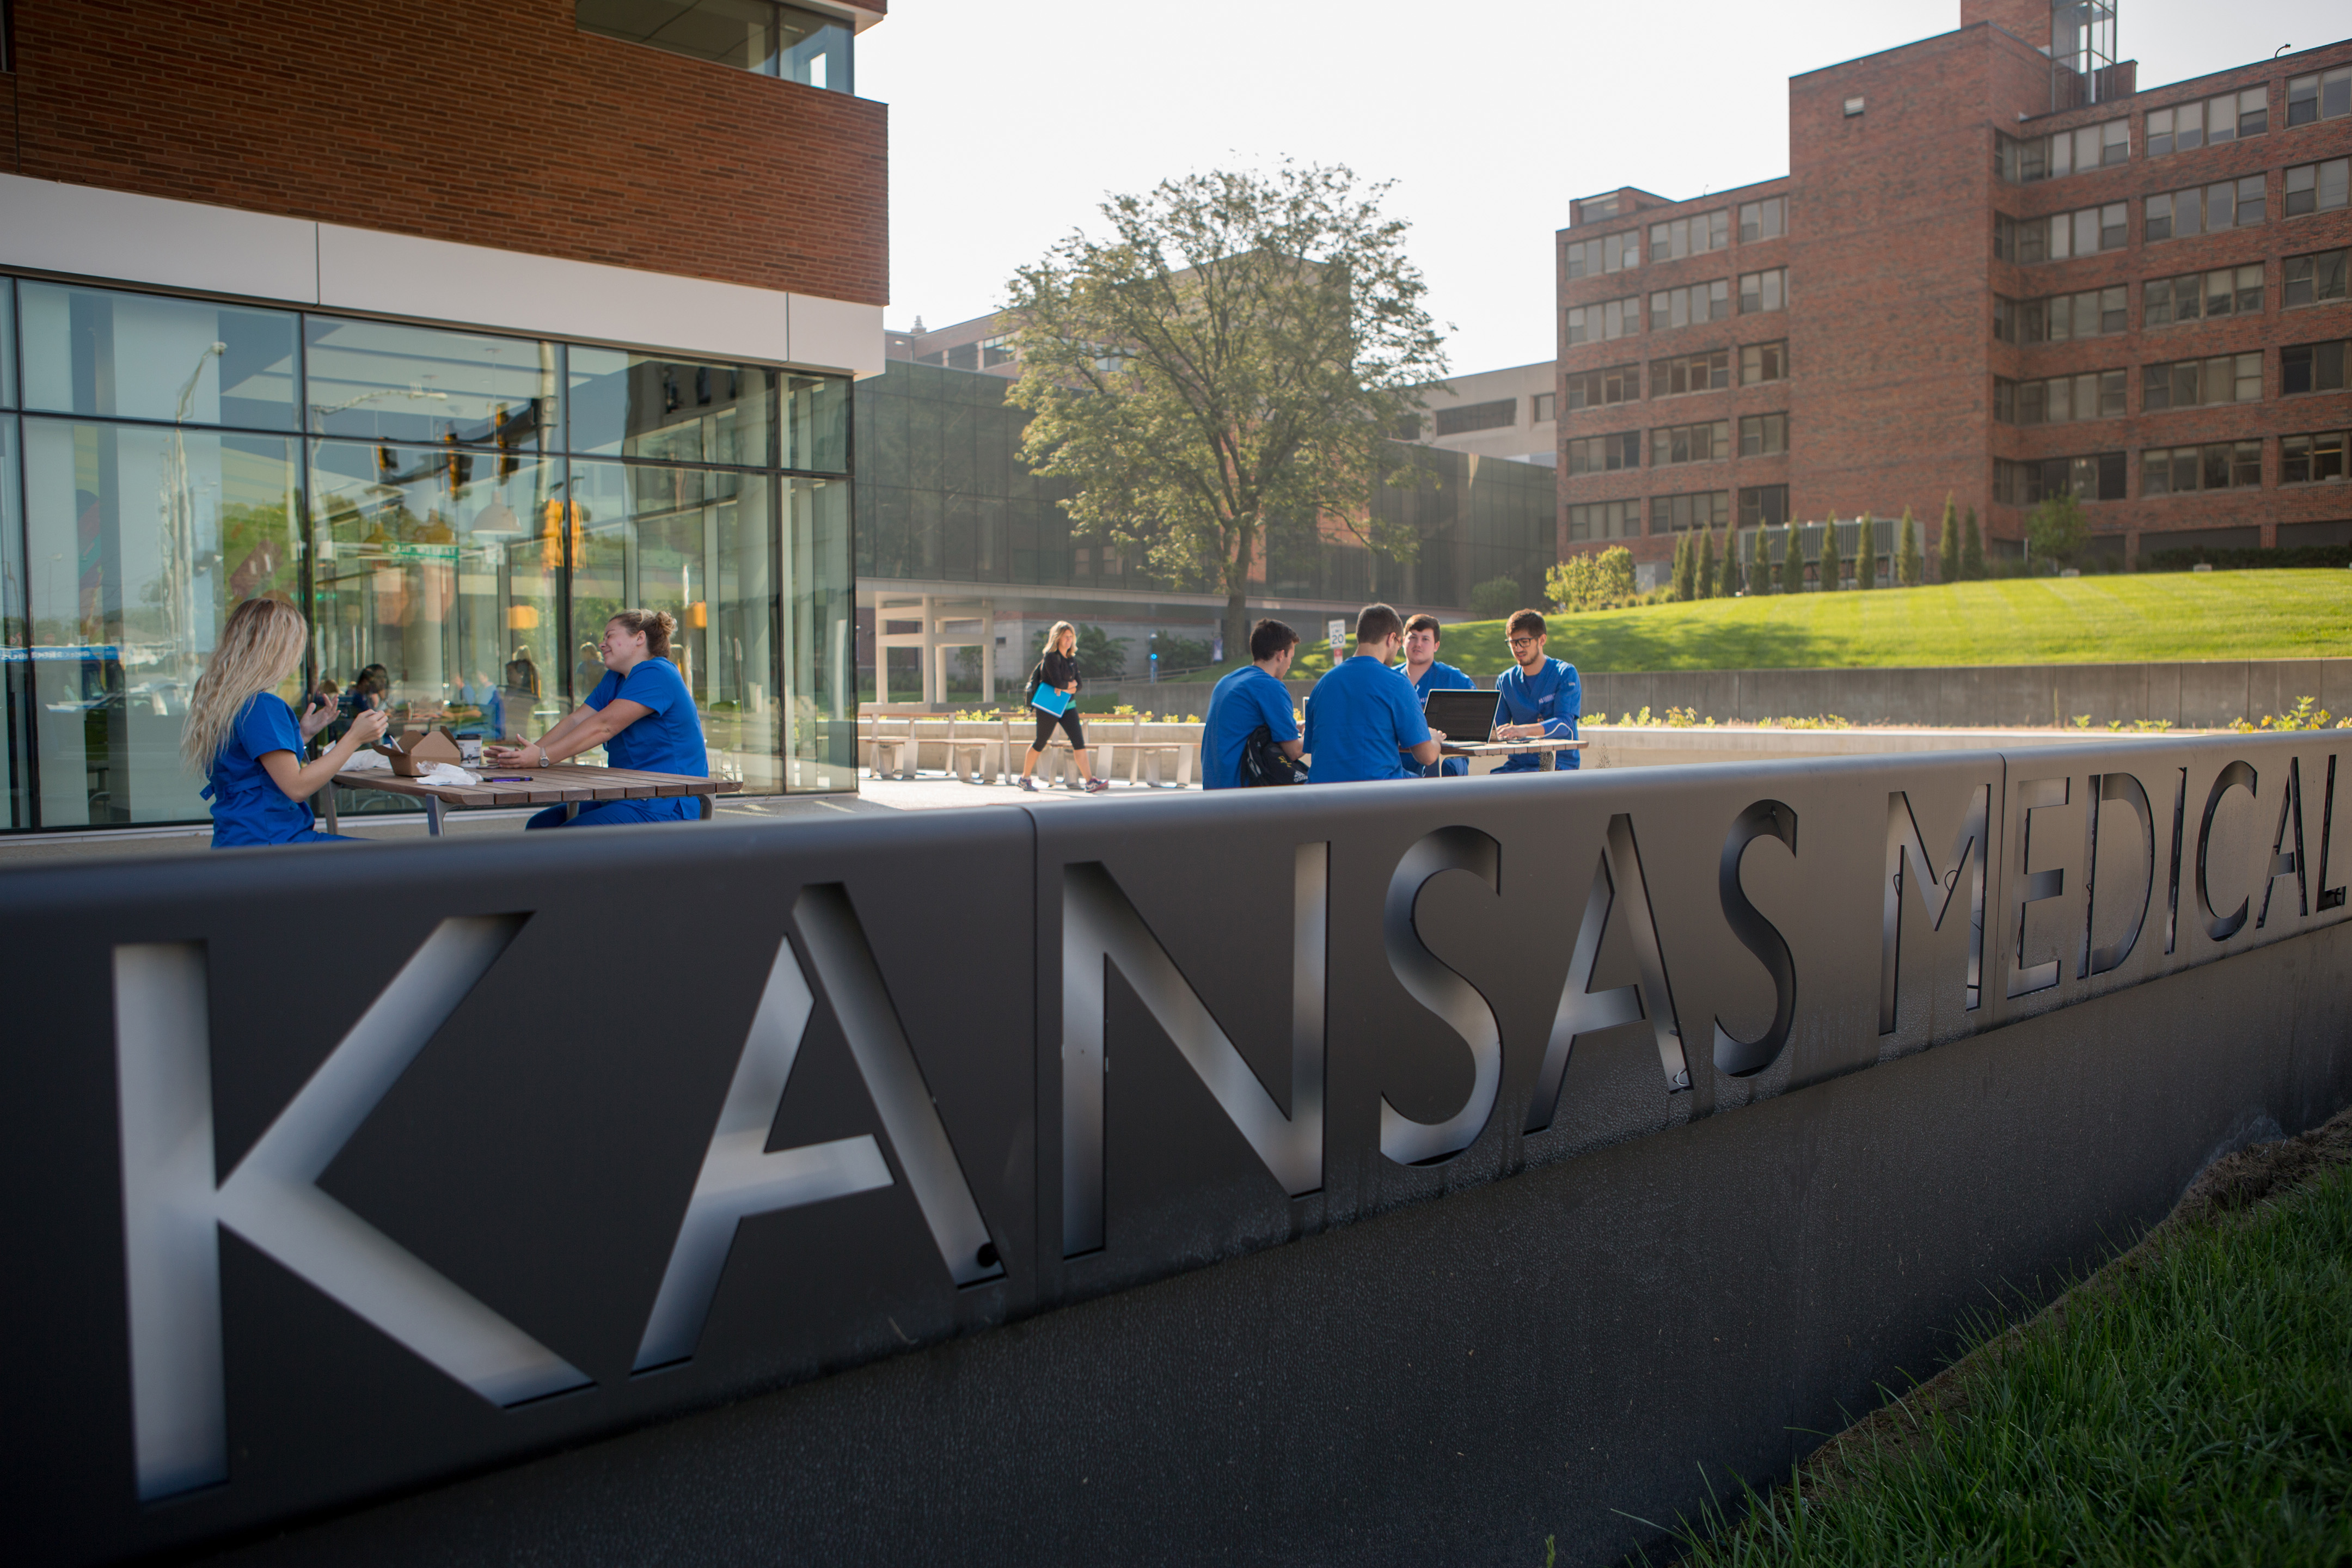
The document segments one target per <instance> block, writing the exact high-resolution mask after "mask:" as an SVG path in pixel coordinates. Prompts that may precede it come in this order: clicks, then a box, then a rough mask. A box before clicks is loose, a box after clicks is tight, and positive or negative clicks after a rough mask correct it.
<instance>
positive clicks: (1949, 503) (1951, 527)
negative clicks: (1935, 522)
mask: <svg viewBox="0 0 2352 1568" xmlns="http://www.w3.org/2000/svg"><path fill="white" fill-rule="evenodd" d="M1959 580H1960V512H1959V508H1958V507H1957V506H1955V505H1954V504H1953V500H1952V492H1951V491H1949V490H1946V491H1945V492H1944V521H1943V525H1942V527H1941V528H1940V529H1939V530H1938V531H1937V540H1936V581H1937V582H1938V583H1957V582H1958V581H1959Z"/></svg>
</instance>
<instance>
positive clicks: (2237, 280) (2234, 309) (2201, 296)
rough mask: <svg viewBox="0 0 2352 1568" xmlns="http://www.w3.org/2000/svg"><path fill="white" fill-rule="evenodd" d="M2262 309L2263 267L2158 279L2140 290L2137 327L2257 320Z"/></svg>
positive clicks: (2234, 268)
mask: <svg viewBox="0 0 2352 1568" xmlns="http://www.w3.org/2000/svg"><path fill="white" fill-rule="evenodd" d="M2262 309H2263V264H2262V263H2261V262H2259V261H2255V262H2249V263H2248V264H2247V265H2245V266H2243V267H2224V268H2220V269H2219V270H2217V271H2213V272H2192V273H2190V274H2189V276H2187V277H2185V278H2158V279H2151V280H2150V281H2149V282H2147V283H2146V284H2144V285H2142V286H2141V291H2140V324H2141V325H2142V326H2144V327H2168V326H2175V325H2178V324H2179V323H2180V322H2182V321H2211V320H2214V319H2216V318H2219V317H2222V316H2257V315H2260V314H2261V313H2262Z"/></svg>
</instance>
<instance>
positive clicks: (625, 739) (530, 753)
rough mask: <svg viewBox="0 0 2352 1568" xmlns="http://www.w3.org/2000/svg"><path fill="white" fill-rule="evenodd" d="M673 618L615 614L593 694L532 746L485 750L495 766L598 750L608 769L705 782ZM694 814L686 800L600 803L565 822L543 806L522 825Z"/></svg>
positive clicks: (706, 764)
mask: <svg viewBox="0 0 2352 1568" xmlns="http://www.w3.org/2000/svg"><path fill="white" fill-rule="evenodd" d="M676 631H677V617H676V616H672V615H670V614H669V613H668V612H667V611H666V610H623V611H621V612H620V613H619V614H618V615H616V616H614V617H613V618H612V619H611V620H609V621H606V622H605V623H604V640H603V641H602V642H600V643H598V644H597V645H596V648H597V652H598V653H600V654H601V655H603V656H604V679H602V680H600V681H598V682H597V683H596V689H595V690H593V691H591V692H590V693H589V694H588V699H587V700H586V701H585V702H583V703H582V704H581V705H580V706H579V707H578V708H575V709H573V710H572V711H571V712H570V713H568V714H566V715H565V716H564V717H563V719H562V721H559V722H558V723H557V724H556V726H555V728H553V729H552V730H550V731H548V732H547V733H546V734H544V735H542V736H541V737H540V738H539V739H538V740H536V741H533V742H529V743H527V744H525V745H520V746H493V747H489V748H487V749H486V752H485V754H486V755H487V756H488V758H489V759H490V761H492V762H494V763H497V764H498V765H499V766H500V767H502V768H518V767H520V768H543V767H548V766H550V765H551V764H553V763H560V762H562V761H563V760H564V759H565V758H567V757H576V756H578V755H579V754H580V753H581V752H587V751H593V750H594V749H595V748H596V747H598V746H602V747H604V756H605V759H606V760H607V761H608V762H609V763H611V764H612V765H613V766H614V767H616V768H630V769H635V770H636V771H638V772H642V773H683V774H685V775H687V776H688V777H689V778H698V779H699V778H709V776H710V759H709V754H708V752H706V751H705V749H704V746H703V741H702V715H701V714H699V713H698V712H697V711H695V707H694V696H693V693H691V692H689V691H688V690H687V689H686V679H685V678H684V677H683V676H681V675H679V674H678V672H677V665H675V664H672V663H671V662H670V658H669V639H670V637H671V636H672V634H674V633H675V632H676ZM701 815H702V813H701V806H700V804H699V803H698V801H696V800H695V798H694V797H693V796H691V795H667V796H664V797H662V798H660V799H657V800H606V801H599V802H597V803H596V804H595V805H583V806H582V807H581V808H580V814H579V815H578V816H573V817H571V818H568V819H567V818H566V817H565V816H564V815H563V807H562V806H560V805H556V806H550V807H549V808H548V809H547V810H545V811H542V812H541V813H540V814H539V815H538V816H534V817H532V818H531V819H530V826H532V827H567V826H568V827H605V826H617V825H620V824H625V823H632V822H688V821H692V820H694V819H696V818H698V817H699V816H701Z"/></svg>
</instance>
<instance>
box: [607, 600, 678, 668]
mask: <svg viewBox="0 0 2352 1568" xmlns="http://www.w3.org/2000/svg"><path fill="white" fill-rule="evenodd" d="M604 624H605V625H606V626H620V627H622V628H623V629H624V630H626V631H631V632H643V633H644V634H645V638H646V658H668V657H669V639H670V634H671V633H673V632H675V631H677V616H673V615H671V614H670V613H669V612H668V611H667V610H615V611H614V612H613V613H612V614H611V615H609V616H605V617H604Z"/></svg>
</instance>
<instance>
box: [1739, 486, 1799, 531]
mask: <svg viewBox="0 0 2352 1568" xmlns="http://www.w3.org/2000/svg"><path fill="white" fill-rule="evenodd" d="M1786 521H1789V487H1788V486H1786V485H1749V486H1748V487H1747V488H1746V489H1742V490H1741V491H1740V492H1739V526H1740V527H1742V528H1778V527H1780V525H1781V524H1782V523H1784V522H1786Z"/></svg>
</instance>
